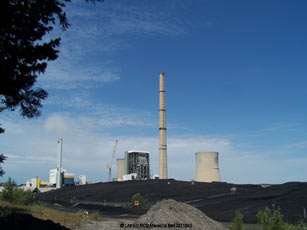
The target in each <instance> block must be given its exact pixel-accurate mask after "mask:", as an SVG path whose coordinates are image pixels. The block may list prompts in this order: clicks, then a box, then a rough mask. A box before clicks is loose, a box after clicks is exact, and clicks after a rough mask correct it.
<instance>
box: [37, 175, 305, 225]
mask: <svg viewBox="0 0 307 230" xmlns="http://www.w3.org/2000/svg"><path fill="white" fill-rule="evenodd" d="M232 187H236V189H237V190H236V192H235V193H234V194H232V193H231V188H232ZM138 192H139V193H141V195H142V196H143V197H144V198H145V199H146V200H147V201H148V202H149V203H150V204H154V203H156V201H159V200H162V199H174V200H176V201H181V202H184V203H187V204H190V205H192V206H194V207H196V208H198V209H200V210H201V211H203V212H204V213H206V215H208V216H209V217H210V218H212V219H214V220H218V221H231V219H232V218H233V216H234V213H235V211H236V210H240V211H241V212H242V213H243V215H244V221H245V222H249V223H255V222H256V213H257V210H259V209H260V208H263V207H265V206H267V207H271V206H272V204H275V205H278V206H280V208H281V212H282V214H283V215H284V219H285V220H286V221H289V222H295V221H297V220H298V219H299V218H301V217H303V207H304V206H307V183H299V182H291V183H286V184H281V185H273V186H269V187H266V188H263V187H261V186H259V185H234V184H228V183H220V182H216V183H199V182H185V181H176V180H172V179H169V180H149V181H126V182H108V183H97V184H90V185H82V186H76V187H65V188H62V189H57V190H53V191H50V192H46V193H40V194H37V199H39V200H42V201H46V202H49V203H60V204H63V205H65V206H67V207H77V208H85V209H95V210H100V211H101V212H106V213H116V214H125V213H130V214H131V213H133V214H139V215H141V214H144V213H146V210H142V209H129V208H125V207H110V206H114V205H116V206H117V205H124V203H128V202H130V201H131V198H132V196H133V195H134V194H136V193H138Z"/></svg>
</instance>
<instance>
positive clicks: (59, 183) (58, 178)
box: [56, 139, 63, 188]
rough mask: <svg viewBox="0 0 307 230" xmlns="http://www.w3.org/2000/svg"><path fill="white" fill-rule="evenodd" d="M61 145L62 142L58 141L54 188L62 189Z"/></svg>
mask: <svg viewBox="0 0 307 230" xmlns="http://www.w3.org/2000/svg"><path fill="white" fill-rule="evenodd" d="M62 143H63V140H62V139H59V140H58V159H57V172H56V188H61V187H62V174H61V171H62Z"/></svg>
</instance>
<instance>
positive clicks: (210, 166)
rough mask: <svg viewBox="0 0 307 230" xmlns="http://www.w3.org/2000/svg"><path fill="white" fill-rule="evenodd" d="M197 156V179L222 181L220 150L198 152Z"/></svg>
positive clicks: (201, 180) (200, 180)
mask: <svg viewBox="0 0 307 230" xmlns="http://www.w3.org/2000/svg"><path fill="white" fill-rule="evenodd" d="M195 156H196V175H195V181H198V182H212V181H221V176H220V170H219V153H218V152H198V153H195Z"/></svg>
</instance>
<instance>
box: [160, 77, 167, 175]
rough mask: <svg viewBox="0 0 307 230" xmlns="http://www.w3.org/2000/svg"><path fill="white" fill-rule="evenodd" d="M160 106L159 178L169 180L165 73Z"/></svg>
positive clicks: (161, 81)
mask: <svg viewBox="0 0 307 230" xmlns="http://www.w3.org/2000/svg"><path fill="white" fill-rule="evenodd" d="M159 98H160V106H159V121H160V122H159V123H160V124H159V136H160V145H159V174H160V175H159V177H160V179H167V151H166V150H167V148H166V123H165V86H164V73H160V91H159Z"/></svg>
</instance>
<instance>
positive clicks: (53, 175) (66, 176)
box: [49, 168, 75, 186]
mask: <svg viewBox="0 0 307 230" xmlns="http://www.w3.org/2000/svg"><path fill="white" fill-rule="evenodd" d="M61 182H62V184H61V186H62V185H64V186H73V185H75V174H74V173H68V172H67V170H66V169H63V168H62V170H61ZM56 183H57V169H50V173H49V185H50V186H56Z"/></svg>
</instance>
